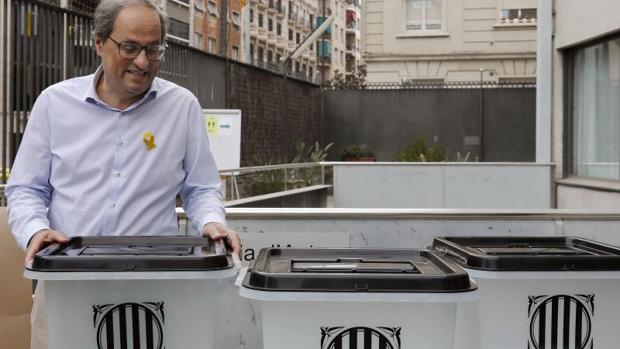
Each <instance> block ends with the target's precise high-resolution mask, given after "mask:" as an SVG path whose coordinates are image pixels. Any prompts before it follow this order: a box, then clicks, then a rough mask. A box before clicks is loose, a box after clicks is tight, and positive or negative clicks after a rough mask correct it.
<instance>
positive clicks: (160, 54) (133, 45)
mask: <svg viewBox="0 0 620 349" xmlns="http://www.w3.org/2000/svg"><path fill="white" fill-rule="evenodd" d="M108 39H110V40H112V42H113V43H115V44H116V46H117V47H118V55H119V56H121V57H123V58H128V59H135V58H136V57H138V56H139V55H140V53H142V51H143V50H144V54H145V55H146V58H147V59H148V60H149V61H154V62H158V61H160V60H161V59H162V58H163V57H164V55H165V54H166V50H167V48H168V45H167V44H166V43H165V42H164V43H163V44H160V45H147V46H140V45H138V44H135V43H133V42H118V41H116V40H114V38H113V37H111V36H108ZM123 45H131V46H132V47H138V48H140V50H139V51H138V53H136V55H135V56H133V57H132V56H128V55H127V53H123V50H122V49H121V47H122V46H123ZM151 47H157V48H158V49H157V50H158V52H159V50H162V49H163V50H162V51H161V53H159V55H158V57H157V58H151V57H149V55H148V52H149V51H148V50H147V49H148V48H151Z"/></svg>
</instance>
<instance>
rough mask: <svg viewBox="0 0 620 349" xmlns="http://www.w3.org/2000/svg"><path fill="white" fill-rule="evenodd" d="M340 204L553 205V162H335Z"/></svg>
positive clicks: (338, 201)
mask: <svg viewBox="0 0 620 349" xmlns="http://www.w3.org/2000/svg"><path fill="white" fill-rule="evenodd" d="M333 166H334V207H336V208H454V209H466V208H488V209H492V208H495V209H498V208H512V209H535V208H538V209H545V208H551V207H553V195H552V194H553V193H552V187H551V175H552V174H551V172H552V170H553V166H552V165H543V164H517V163H512V164H509V163H333Z"/></svg>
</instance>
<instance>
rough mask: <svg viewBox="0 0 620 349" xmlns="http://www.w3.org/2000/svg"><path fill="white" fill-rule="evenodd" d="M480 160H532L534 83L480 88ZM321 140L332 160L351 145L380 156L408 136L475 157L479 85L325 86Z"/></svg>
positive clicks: (477, 152) (383, 157)
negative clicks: (407, 87) (406, 87)
mask: <svg viewBox="0 0 620 349" xmlns="http://www.w3.org/2000/svg"><path fill="white" fill-rule="evenodd" d="M482 95H483V119H484V134H483V141H482V143H483V146H484V153H483V160H484V161H534V160H535V150H536V149H535V117H536V112H535V108H536V98H535V97H536V96H535V89H533V88H519V89H517V88H515V89H512V88H501V89H491V88H485V89H484V90H483V92H482ZM324 120H325V121H324V122H325V134H324V136H323V140H324V143H327V142H333V143H334V146H333V147H332V149H333V151H331V153H330V157H329V158H330V159H331V160H340V157H339V154H340V151H341V150H342V149H343V148H344V147H346V146H348V145H350V144H360V143H362V144H368V145H369V146H370V147H371V148H372V149H373V150H374V151H375V153H376V156H377V159H378V160H379V161H391V160H392V159H393V158H394V154H395V153H396V152H398V151H400V150H401V149H402V148H403V147H405V146H406V145H407V144H409V143H410V142H412V141H415V140H418V139H426V141H427V142H428V143H438V144H442V145H444V146H446V147H447V148H448V150H449V151H450V153H451V154H452V158H454V157H455V155H456V152H460V153H461V154H464V153H466V152H471V156H470V160H473V159H474V158H475V157H476V156H478V158H480V154H481V152H480V144H479V137H480V90H479V89H415V90H414V89H412V90H361V91H360V90H328V91H325V92H324Z"/></svg>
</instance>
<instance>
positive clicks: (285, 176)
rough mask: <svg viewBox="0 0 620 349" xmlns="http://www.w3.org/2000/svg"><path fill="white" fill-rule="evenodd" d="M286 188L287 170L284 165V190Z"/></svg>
mask: <svg viewBox="0 0 620 349" xmlns="http://www.w3.org/2000/svg"><path fill="white" fill-rule="evenodd" d="M287 188H288V172H287V171H286V167H285V168H284V190H287Z"/></svg>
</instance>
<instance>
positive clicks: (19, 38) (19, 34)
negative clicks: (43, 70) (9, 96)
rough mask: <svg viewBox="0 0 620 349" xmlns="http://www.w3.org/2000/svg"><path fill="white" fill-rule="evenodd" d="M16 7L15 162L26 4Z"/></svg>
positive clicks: (13, 147)
mask: <svg viewBox="0 0 620 349" xmlns="http://www.w3.org/2000/svg"><path fill="white" fill-rule="evenodd" d="M17 6H19V12H18V14H17V16H18V21H19V22H18V23H16V36H15V39H16V40H15V46H16V47H15V50H14V54H15V59H14V60H13V62H14V66H15V74H16V78H15V79H14V80H12V81H15V88H14V89H13V91H15V105H14V111H15V113H14V114H13V115H12V120H11V121H12V124H11V140H12V142H11V145H12V148H11V153H12V154H11V157H12V159H13V160H15V154H17V144H18V140H17V132H16V130H17V128H18V127H19V122H18V118H19V117H20V113H21V110H22V108H23V101H22V97H23V95H24V91H23V86H22V85H23V82H24V76H23V75H22V73H23V67H22V62H23V58H22V50H23V46H24V43H23V41H24V35H23V26H24V12H25V11H26V10H25V7H26V4H25V3H21V4H19V3H18V4H17Z"/></svg>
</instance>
